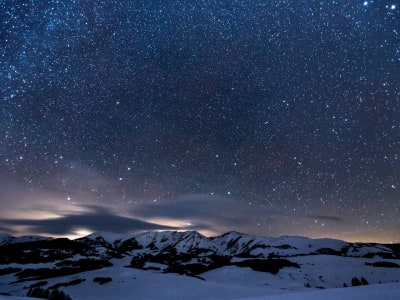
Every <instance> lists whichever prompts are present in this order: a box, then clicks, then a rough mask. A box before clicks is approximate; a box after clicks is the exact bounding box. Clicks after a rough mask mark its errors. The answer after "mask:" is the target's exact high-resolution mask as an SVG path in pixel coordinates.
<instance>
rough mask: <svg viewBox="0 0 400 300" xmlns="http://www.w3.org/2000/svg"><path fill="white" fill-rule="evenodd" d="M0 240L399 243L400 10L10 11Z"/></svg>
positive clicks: (0, 133) (389, 5)
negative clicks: (168, 234)
mask: <svg viewBox="0 0 400 300" xmlns="http://www.w3.org/2000/svg"><path fill="white" fill-rule="evenodd" d="M0 23H1V24H0V26H1V27H0V93H1V99H0V101H1V102H0V114H1V115H0V118H1V119H0V232H3V233H8V234H14V235H23V234H45V235H53V236H69V237H73V236H78V235H82V234H86V233H89V232H93V231H107V232H118V233H134V232H138V231H143V230H158V229H160V230H161V229H173V230H175V229H179V230H198V231H200V232H202V233H204V234H207V235H216V234H220V233H223V232H226V231H230V230H236V231H240V232H246V233H251V234H258V235H266V236H280V235H304V236H309V237H332V238H339V239H344V240H349V241H354V240H358V241H377V242H400V217H399V215H400V2H399V1H398V0H391V1H386V0H382V1H380V0H375V1H372V0H369V1H358V0H357V1H356V0H336V1H314V0H296V1H295V0H293V1H291V0H286V1H285V0H268V1H261V0H255V1H251V0H249V1H244V0H243V1H239V0H230V1H228V0H227V1H222V0H219V1H217V0H207V1H206V0H198V1H197V0H196V1H177V0H175V1H161V0H160V1H139V0H137V1H133V0H132V1H109V0H103V1H100V0H86V1H84V0H65V1H64V0H62V1H61V0H49V1H27V0H1V1H0Z"/></svg>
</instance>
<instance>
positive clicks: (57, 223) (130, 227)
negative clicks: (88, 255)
mask: <svg viewBox="0 0 400 300" xmlns="http://www.w3.org/2000/svg"><path fill="white" fill-rule="evenodd" d="M86 208H87V209H88V211H85V212H81V213H67V214H64V215H62V216H61V217H58V218H48V219H39V220H32V219H8V220H3V221H2V223H3V224H7V225H9V226H27V227H29V231H30V232H31V233H34V234H50V235H68V234H71V233H73V232H74V231H76V230H77V229H86V230H89V231H95V232H102V231H103V232H113V233H134V232H140V231H146V230H163V229H164V230H166V229H176V228H175V227H172V226H165V225H160V224H155V223H151V222H146V221H142V220H139V219H135V218H130V217H124V216H118V215H116V214H114V213H113V212H112V211H110V210H108V209H107V208H104V207H95V206H86Z"/></svg>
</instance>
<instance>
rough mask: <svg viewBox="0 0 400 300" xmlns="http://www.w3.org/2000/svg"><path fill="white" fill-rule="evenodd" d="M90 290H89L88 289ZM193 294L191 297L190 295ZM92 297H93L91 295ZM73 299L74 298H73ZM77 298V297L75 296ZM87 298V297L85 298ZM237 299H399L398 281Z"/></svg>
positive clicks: (121, 296)
mask: <svg viewBox="0 0 400 300" xmlns="http://www.w3.org/2000/svg"><path fill="white" fill-rule="evenodd" d="M89 292H90V291H89ZM191 296H193V297H191ZM191 296H189V297H188V298H190V299H235V297H232V298H227V297H226V294H225V293H224V291H222V290H221V291H219V292H218V291H217V292H216V293H215V294H214V295H210V297H207V298H204V297H202V296H201V295H198V297H197V296H196V295H193V294H192V295H191ZM97 297H98V298H97V299H166V297H165V295H159V297H157V298H142V297H141V296H139V295H137V294H136V293H134V292H133V293H128V294H126V291H120V292H119V293H118V294H114V296H113V297H112V298H108V297H107V296H104V297H102V296H97ZM92 298H93V299H94V297H92ZM0 299H1V300H3V299H4V300H24V299H25V300H29V299H33V298H27V297H8V296H0ZM73 299H75V298H73ZM76 299H78V298H76ZM87 299H89V298H87ZM175 299H187V298H186V297H184V296H183V297H182V298H180V297H178V298H175ZM236 299H237V300H303V299H313V300H331V299H332V300H337V299H341V300H350V299H351V300H365V299H385V300H398V299H400V284H398V283H388V284H379V285H369V286H362V287H352V288H338V289H329V290H316V291H310V292H298V293H289V294H283V295H272V296H261V297H251V298H236Z"/></svg>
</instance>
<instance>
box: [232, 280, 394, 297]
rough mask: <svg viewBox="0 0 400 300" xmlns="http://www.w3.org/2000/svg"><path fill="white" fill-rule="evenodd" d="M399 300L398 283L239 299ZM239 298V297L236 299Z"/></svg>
mask: <svg viewBox="0 0 400 300" xmlns="http://www.w3.org/2000/svg"><path fill="white" fill-rule="evenodd" d="M304 299H306V300H309V299H312V300H338V299H340V300H368V299H382V300H399V299H400V284H397V283H388V284H379V285H369V286H362V287H352V288H338V289H330V290H319V291H312V292H301V293H291V294H284V295H274V296H263V297H255V298H241V299H240V300H304ZM238 300H239V299H238Z"/></svg>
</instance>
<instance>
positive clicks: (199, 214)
mask: <svg viewBox="0 0 400 300" xmlns="http://www.w3.org/2000/svg"><path fill="white" fill-rule="evenodd" d="M131 212H132V214H133V215H137V216H141V217H148V218H150V217H151V218H154V217H155V218H157V217H159V218H171V219H175V220H187V221H190V222H191V223H192V225H193V226H197V227H201V228H204V229H206V228H208V227H210V225H209V224H213V226H215V224H218V225H219V226H222V227H223V226H230V227H232V226H243V225H246V224H249V222H250V219H251V218H249V216H251V217H254V216H264V217H268V216H270V215H276V214H278V212H276V211H273V210H267V209H262V208H260V207H255V206H251V205H249V204H247V203H240V202H239V201H237V200H235V199H231V198H227V197H223V196H220V195H211V194H190V195H185V196H181V197H179V198H177V199H174V200H169V201H165V202H163V203H160V202H157V203H152V204H146V205H141V206H138V207H135V208H134V209H133V210H132V211H131ZM193 226H192V227H191V229H193Z"/></svg>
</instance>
